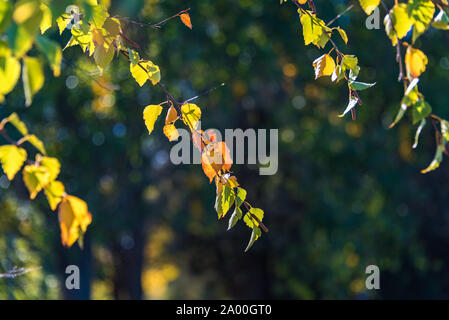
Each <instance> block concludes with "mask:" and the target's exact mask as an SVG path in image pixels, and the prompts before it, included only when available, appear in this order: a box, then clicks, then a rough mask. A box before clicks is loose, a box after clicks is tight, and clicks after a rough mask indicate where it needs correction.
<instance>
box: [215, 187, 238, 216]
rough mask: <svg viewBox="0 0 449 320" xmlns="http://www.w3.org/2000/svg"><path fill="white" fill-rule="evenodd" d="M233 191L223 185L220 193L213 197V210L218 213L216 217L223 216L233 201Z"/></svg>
mask: <svg viewBox="0 0 449 320" xmlns="http://www.w3.org/2000/svg"><path fill="white" fill-rule="evenodd" d="M234 198H235V194H234V191H233V190H232V189H231V188H229V187H228V186H224V187H223V189H222V190H221V192H220V194H218V195H217V198H216V199H215V210H216V211H217V214H218V219H221V218H223V217H224V216H225V215H226V213H227V212H228V211H229V209H230V208H231V207H232V204H233V203H234Z"/></svg>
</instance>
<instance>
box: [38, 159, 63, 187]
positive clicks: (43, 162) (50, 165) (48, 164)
mask: <svg viewBox="0 0 449 320" xmlns="http://www.w3.org/2000/svg"><path fill="white" fill-rule="evenodd" d="M36 162H38V163H39V165H40V166H41V167H44V168H47V170H48V172H49V173H50V176H49V181H54V180H56V178H57V177H58V175H59V172H60V171H61V164H60V163H59V160H58V159H57V158H52V157H42V156H40V155H38V156H36Z"/></svg>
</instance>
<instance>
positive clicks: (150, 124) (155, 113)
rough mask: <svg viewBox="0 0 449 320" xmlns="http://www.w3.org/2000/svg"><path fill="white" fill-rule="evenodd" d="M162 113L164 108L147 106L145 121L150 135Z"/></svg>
mask: <svg viewBox="0 0 449 320" xmlns="http://www.w3.org/2000/svg"><path fill="white" fill-rule="evenodd" d="M161 112H162V107H161V106H160V105H158V104H152V105H149V106H146V107H145V109H144V110H143V119H144V120H145V125H146V126H147V129H148V134H151V132H152V131H153V129H154V123H155V122H156V120H157V118H158V117H159V115H160V114H161Z"/></svg>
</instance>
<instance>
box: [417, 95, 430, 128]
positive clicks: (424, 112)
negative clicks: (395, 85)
mask: <svg viewBox="0 0 449 320" xmlns="http://www.w3.org/2000/svg"><path fill="white" fill-rule="evenodd" d="M431 113H432V107H431V106H430V104H428V103H427V102H426V101H424V100H419V101H418V102H417V103H415V104H414V105H413V112H412V116H413V124H415V123H418V122H419V121H421V120H422V119H424V118H426V117H427V116H428V115H429V114H431Z"/></svg>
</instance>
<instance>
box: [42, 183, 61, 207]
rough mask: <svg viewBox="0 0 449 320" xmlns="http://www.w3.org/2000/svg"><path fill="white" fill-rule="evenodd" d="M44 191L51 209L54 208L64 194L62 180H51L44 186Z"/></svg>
mask: <svg viewBox="0 0 449 320" xmlns="http://www.w3.org/2000/svg"><path fill="white" fill-rule="evenodd" d="M44 193H45V196H46V197H47V200H48V204H49V205H50V208H51V210H56V208H57V206H58V204H59V203H60V202H61V200H62V198H63V197H64V195H65V188H64V185H63V184H62V182H60V181H52V182H50V183H49V184H47V185H46V186H45V188H44Z"/></svg>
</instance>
